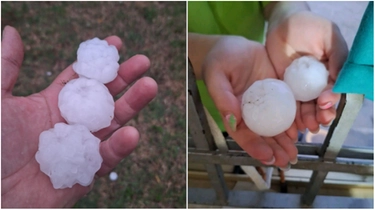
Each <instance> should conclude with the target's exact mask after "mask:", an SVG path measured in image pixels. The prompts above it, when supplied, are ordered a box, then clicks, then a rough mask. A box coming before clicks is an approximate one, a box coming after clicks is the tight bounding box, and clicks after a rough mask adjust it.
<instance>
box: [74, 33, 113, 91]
mask: <svg viewBox="0 0 375 210" xmlns="http://www.w3.org/2000/svg"><path fill="white" fill-rule="evenodd" d="M119 59H120V56H119V54H118V51H117V49H116V47H115V46H113V45H108V43H107V41H105V40H100V39H98V38H94V39H90V40H87V41H85V42H82V43H81V44H80V45H79V48H78V51H77V62H75V63H74V64H73V70H74V71H75V72H76V73H77V74H78V75H80V76H84V77H87V78H90V79H95V80H98V81H99V82H101V83H104V84H106V83H108V82H111V81H112V80H114V79H115V78H116V76H117V71H118V69H119V64H118V60H119Z"/></svg>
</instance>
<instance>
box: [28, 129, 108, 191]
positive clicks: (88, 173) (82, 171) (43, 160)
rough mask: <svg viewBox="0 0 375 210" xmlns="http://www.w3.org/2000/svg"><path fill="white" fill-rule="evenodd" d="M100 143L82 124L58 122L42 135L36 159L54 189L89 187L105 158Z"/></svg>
mask: <svg viewBox="0 0 375 210" xmlns="http://www.w3.org/2000/svg"><path fill="white" fill-rule="evenodd" d="M99 143H100V140H99V139H98V138H96V137H95V136H94V135H93V134H92V133H91V132H90V131H89V130H88V129H87V128H86V127H85V126H83V125H67V124H65V123H57V124H55V126H54V128H51V129H49V130H46V131H43V132H42V133H41V134H40V136H39V149H38V152H37V153H36V155H35V159H36V161H37V162H38V163H39V165H40V170H41V171H42V172H43V173H45V174H46V175H48V176H49V177H50V179H51V182H52V185H53V187H54V188H55V189H62V188H67V187H72V186H73V185H74V184H76V183H79V184H80V185H83V186H88V185H89V184H90V183H91V182H92V181H93V178H94V175H95V173H96V172H97V171H98V170H99V168H100V166H101V164H102V161H103V159H102V157H101V156H100V153H99Z"/></svg>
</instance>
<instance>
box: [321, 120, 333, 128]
mask: <svg viewBox="0 0 375 210" xmlns="http://www.w3.org/2000/svg"><path fill="white" fill-rule="evenodd" d="M332 122H333V120H331V121H330V122H329V123H327V124H324V125H323V126H325V127H329V126H331V125H332Z"/></svg>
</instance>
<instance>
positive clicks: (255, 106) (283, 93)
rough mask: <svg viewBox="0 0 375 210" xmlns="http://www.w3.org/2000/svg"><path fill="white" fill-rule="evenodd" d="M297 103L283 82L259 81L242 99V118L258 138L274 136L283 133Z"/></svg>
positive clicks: (292, 119)
mask: <svg viewBox="0 0 375 210" xmlns="http://www.w3.org/2000/svg"><path fill="white" fill-rule="evenodd" d="M296 111H297V107H296V100H295V99H294V96H293V93H292V91H291V90H290V88H289V87H288V85H287V84H285V82H283V81H281V80H277V79H264V80H258V81H256V82H255V83H254V84H252V85H251V86H250V87H249V88H248V89H247V90H246V91H245V93H244V94H243V96H242V118H243V120H244V121H245V124H246V125H247V127H248V128H249V129H250V130H252V131H253V132H255V133H257V134H258V135H261V136H265V137H272V136H276V135H278V134H280V133H282V132H284V131H286V130H287V129H288V128H289V127H290V126H291V125H292V123H293V121H294V118H295V116H296Z"/></svg>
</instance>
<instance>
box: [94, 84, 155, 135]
mask: <svg viewBox="0 0 375 210" xmlns="http://www.w3.org/2000/svg"><path fill="white" fill-rule="evenodd" d="M157 91H158V86H157V84H156V82H155V80H153V79H151V78H150V77H143V78H141V79H139V80H138V81H137V82H136V83H135V84H134V85H133V86H132V87H130V88H129V90H128V91H126V93H125V94H124V95H123V96H121V98H119V99H118V100H117V101H116V102H115V117H114V119H113V120H112V122H111V125H110V126H109V127H107V128H104V129H102V130H100V131H99V132H97V133H96V136H98V137H99V138H101V139H104V138H106V137H107V136H108V135H110V134H111V133H112V132H113V131H115V130H117V129H118V128H119V127H121V126H122V125H124V124H125V123H126V122H128V121H129V120H130V119H131V118H133V117H134V116H135V115H136V114H138V112H139V111H141V110H142V109H143V108H144V107H145V106H146V105H147V104H148V103H149V102H150V101H151V100H152V99H153V98H155V96H156V94H157Z"/></svg>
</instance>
